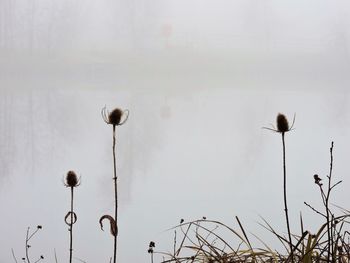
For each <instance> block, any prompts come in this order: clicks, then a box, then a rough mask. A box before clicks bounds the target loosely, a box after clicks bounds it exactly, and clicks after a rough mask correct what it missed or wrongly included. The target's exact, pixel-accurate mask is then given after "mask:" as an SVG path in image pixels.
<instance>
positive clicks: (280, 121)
mask: <svg viewBox="0 0 350 263" xmlns="http://www.w3.org/2000/svg"><path fill="white" fill-rule="evenodd" d="M294 122H295V114H294V118H293V123H292V125H291V126H290V127H289V123H288V120H287V118H286V116H285V115H284V114H282V113H278V115H277V118H276V123H277V128H275V126H273V125H272V124H271V126H272V128H267V127H263V129H267V130H271V131H274V132H279V133H282V134H284V133H285V132H289V131H290V130H292V129H293V126H294Z"/></svg>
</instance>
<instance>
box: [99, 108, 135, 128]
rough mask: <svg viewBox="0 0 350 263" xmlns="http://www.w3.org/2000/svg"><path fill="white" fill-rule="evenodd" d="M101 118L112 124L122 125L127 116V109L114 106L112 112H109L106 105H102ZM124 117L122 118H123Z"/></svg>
mask: <svg viewBox="0 0 350 263" xmlns="http://www.w3.org/2000/svg"><path fill="white" fill-rule="evenodd" d="M101 114H102V118H103V120H104V121H105V123H107V124H111V125H113V126H118V125H123V124H124V123H125V122H126V121H127V119H128V116H129V111H128V110H124V111H123V110H121V109H119V108H115V109H114V110H112V112H109V111H108V110H107V109H106V107H104V108H103V109H102V111H101ZM123 118H124V119H123Z"/></svg>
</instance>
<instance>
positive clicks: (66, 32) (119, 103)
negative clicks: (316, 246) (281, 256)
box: [0, 0, 350, 263]
mask: <svg viewBox="0 0 350 263" xmlns="http://www.w3.org/2000/svg"><path fill="white" fill-rule="evenodd" d="M349 12H350V4H349V3H348V2H347V1H324V0H321V1H320V0H317V1H295V0H294V1H289V0H288V1H280V0H278V1H277V0H276V1H247V0H245V1H228V0H227V1H223V0H222V1H195V0H186V1H178V0H177V1H175V0H162V1H160V0H158V1H145V0H144V1H134V0H133V1H127V2H126V1H124V2H123V1H112V0H102V1H92V0H85V1H82V0H78V1H68V0H63V1H56V0H54V1H45V0H40V1H39V0H36V1H33V0H32V1H23V0H21V1H20V0H16V1H11V0H0V56H1V57H0V101H1V103H0V107H1V108H0V156H1V158H0V207H1V208H2V216H1V218H2V219H1V220H2V224H0V233H1V237H0V262H13V259H12V255H11V248H13V249H14V251H15V253H16V255H17V257H18V259H20V258H22V257H23V256H24V252H25V251H24V240H25V233H26V228H27V226H31V227H33V228H35V227H36V225H39V224H40V225H43V229H42V230H41V231H40V233H39V234H38V235H37V236H35V238H34V239H33V242H32V244H31V245H32V248H31V252H30V253H31V255H33V256H32V259H33V260H35V259H36V258H37V257H38V256H40V255H41V254H43V255H44V256H45V262H53V261H54V252H53V251H54V249H56V251H57V255H58V258H59V262H65V261H68V248H69V233H68V231H67V226H66V225H65V223H64V220H63V219H64V216H65V214H66V213H67V211H68V209H69V190H68V189H67V188H65V187H64V186H63V183H62V179H63V177H64V175H65V173H66V172H67V171H68V170H74V171H76V172H77V174H78V175H81V178H82V184H81V186H79V187H78V188H77V189H76V199H75V207H76V213H77V215H78V221H77V223H76V224H75V225H74V227H75V228H74V234H75V241H74V256H76V257H78V258H80V259H83V260H84V261H86V262H89V263H91V262H108V260H109V257H110V256H111V255H112V247H113V241H112V237H111V235H110V234H109V231H108V226H106V230H107V231H105V232H102V231H101V230H100V228H99V224H98V219H99V218H100V216H102V215H103V214H106V213H109V214H112V213H113V202H114V200H113V187H112V180H111V178H112V177H113V174H112V172H113V167H112V152H111V143H112V128H111V127H109V126H108V125H106V124H105V123H104V122H103V120H102V118H101V115H100V111H101V108H102V107H104V106H105V105H106V106H107V107H108V108H110V109H112V108H114V107H120V108H123V109H129V111H130V117H129V120H128V122H127V123H126V124H125V125H124V126H121V127H120V128H118V148H117V155H118V174H119V178H120V184H119V185H120V188H119V193H120V197H121V198H120V210H119V211H120V212H119V215H120V218H119V237H118V240H119V242H118V253H119V254H118V259H119V262H149V255H148V254H147V249H148V243H149V241H150V240H153V241H155V242H156V250H163V251H171V250H172V246H173V243H172V241H173V233H172V232H171V231H168V232H166V231H165V230H166V229H168V228H170V227H172V226H174V225H176V224H178V223H179V220H180V219H181V218H184V219H186V220H194V219H198V218H201V217H202V216H207V217H208V218H210V219H215V220H219V221H222V222H224V223H226V224H228V225H230V226H232V227H235V228H236V227H237V224H236V222H235V221H234V216H236V215H237V216H239V217H240V219H241V221H242V222H243V223H244V225H245V227H246V228H247V230H248V231H250V232H252V233H254V234H257V235H258V236H259V237H261V238H262V239H263V240H266V241H267V243H269V244H271V246H276V247H278V244H277V242H276V240H274V239H273V237H271V235H270V234H269V233H268V232H266V231H265V230H264V229H263V228H262V227H260V226H259V225H258V223H257V221H259V215H261V216H263V217H265V218H266V219H267V220H268V221H269V222H270V223H271V224H272V225H274V226H275V227H276V229H278V230H279V231H280V232H282V233H283V232H285V231H286V230H285V228H286V227H285V225H284V217H283V216H284V211H283V191H282V185H283V181H282V166H281V164H282V163H281V162H282V157H281V150H282V145H281V138H280V135H279V134H275V133H272V132H269V131H267V130H263V129H261V128H262V127H263V126H268V125H269V124H270V123H274V122H275V118H276V115H277V113H278V112H282V113H285V114H286V115H287V116H288V118H289V119H290V121H291V120H292V118H293V115H294V114H296V123H295V128H296V129H295V130H293V131H292V132H290V133H288V134H287V136H286V139H287V169H288V196H289V210H290V217H291V223H292V231H293V232H297V233H299V213H300V211H301V212H302V213H303V215H304V221H305V225H306V226H307V227H306V228H307V229H309V230H310V231H311V232H313V231H315V230H316V229H317V224H316V225H315V222H320V219H319V218H318V217H317V215H315V214H314V213H312V212H311V211H310V210H309V209H307V208H306V207H305V206H304V204H303V202H304V201H308V202H310V203H312V204H314V205H315V206H317V207H321V200H320V198H319V192H318V191H317V187H316V186H315V185H314V183H313V178H312V176H313V174H314V173H318V174H319V175H320V176H321V177H325V175H326V174H327V172H328V168H329V167H328V165H329V146H330V143H331V141H332V140H334V142H335V149H334V158H335V164H334V176H335V178H336V179H339V180H340V179H342V180H343V181H344V182H343V184H342V185H341V186H339V189H337V191H336V192H335V195H334V202H333V203H337V204H339V205H343V206H345V207H346V205H347V202H346V201H347V200H349V197H350V196H349V191H347V189H348V188H349V186H350V181H348V178H349V177H348V167H347V162H348V160H347V158H348V156H349V155H350V142H349V140H348V138H347V135H348V134H349V132H350V115H349V113H348V112H349V110H350V109H349V107H350V106H349V103H348V100H349V91H348V86H349V84H350V83H349V80H350V79H349V69H350V67H349V66H350V60H349V41H348V39H349V37H350V30H349V28H350V27H349V22H350V20H349V19H350V16H349ZM255 244H256V245H257V246H258V245H260V244H259V242H258V241H257V240H255ZM76 262H79V261H76ZM157 262H159V258H158V261H157Z"/></svg>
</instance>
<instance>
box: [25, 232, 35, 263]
mask: <svg viewBox="0 0 350 263" xmlns="http://www.w3.org/2000/svg"><path fill="white" fill-rule="evenodd" d="M29 229H30V227H28V228H27V235H26V259H27V262H28V263H30V260H29V252H28V249H29V246H28V241H29V239H30V238H31V237H32V236H33V235H31V236H30V237H28V236H29Z"/></svg>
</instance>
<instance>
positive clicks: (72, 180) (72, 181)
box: [64, 171, 80, 187]
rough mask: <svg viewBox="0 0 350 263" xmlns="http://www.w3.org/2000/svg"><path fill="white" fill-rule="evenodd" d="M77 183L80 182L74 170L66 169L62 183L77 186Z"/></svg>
mask: <svg viewBox="0 0 350 263" xmlns="http://www.w3.org/2000/svg"><path fill="white" fill-rule="evenodd" d="M79 184H80V182H79V179H78V177H77V175H76V174H75V172H74V171H68V173H67V175H66V181H65V183H64V185H65V186H67V187H76V186H79Z"/></svg>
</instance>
